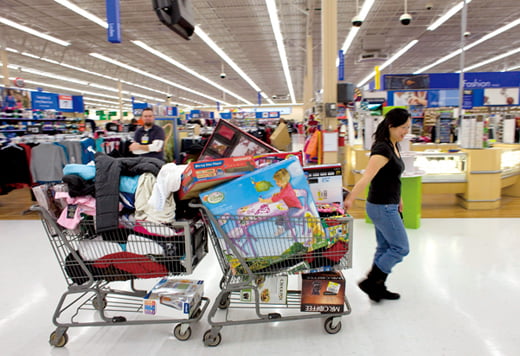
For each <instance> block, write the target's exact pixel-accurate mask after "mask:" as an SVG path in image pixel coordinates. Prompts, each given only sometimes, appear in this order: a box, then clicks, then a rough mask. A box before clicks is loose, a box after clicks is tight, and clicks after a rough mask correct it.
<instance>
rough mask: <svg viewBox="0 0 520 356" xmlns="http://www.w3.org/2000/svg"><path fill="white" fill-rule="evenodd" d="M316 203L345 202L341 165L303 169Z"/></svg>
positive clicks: (323, 165)
mask: <svg viewBox="0 0 520 356" xmlns="http://www.w3.org/2000/svg"><path fill="white" fill-rule="evenodd" d="M303 171H304V172H305V175H306V176H307V181H308V182H309V186H310V188H311V192H312V198H313V199H314V201H315V202H316V203H341V202H343V178H342V175H341V164H339V163H338V164H321V165H316V166H308V167H305V168H303Z"/></svg>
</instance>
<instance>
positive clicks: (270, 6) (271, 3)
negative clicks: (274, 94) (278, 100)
mask: <svg viewBox="0 0 520 356" xmlns="http://www.w3.org/2000/svg"><path fill="white" fill-rule="evenodd" d="M265 4H266V5H267V11H268V12H269V19H270V20H271V27H272V28H273V32H274V37H275V39H276V46H277V47H278V53H279V54H280V60H281V61H282V68H283V73H284V75H285V82H286V83H287V87H288V88H289V96H290V97H291V102H292V103H293V104H294V103H295V102H296V101H295V98H294V87H293V84H292V79H291V72H290V70H289V62H288V61H287V54H286V52H285V46H284V44H283V36H282V31H281V29H280V20H279V19H278V10H277V9H276V2H275V0H265Z"/></svg>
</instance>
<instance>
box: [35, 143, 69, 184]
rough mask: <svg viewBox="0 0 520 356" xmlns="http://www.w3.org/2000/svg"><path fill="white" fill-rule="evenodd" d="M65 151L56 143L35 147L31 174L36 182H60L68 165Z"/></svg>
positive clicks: (41, 144)
mask: <svg viewBox="0 0 520 356" xmlns="http://www.w3.org/2000/svg"><path fill="white" fill-rule="evenodd" d="M67 163H68V162H67V158H66V156H65V151H64V150H63V148H62V147H60V146H57V145H55V144H54V143H40V144H39V145H38V146H35V147H33V149H32V155H31V174H32V176H33V180H34V181H35V182H43V183H46V182H59V181H61V177H62V176H63V167H65V165H66V164H67Z"/></svg>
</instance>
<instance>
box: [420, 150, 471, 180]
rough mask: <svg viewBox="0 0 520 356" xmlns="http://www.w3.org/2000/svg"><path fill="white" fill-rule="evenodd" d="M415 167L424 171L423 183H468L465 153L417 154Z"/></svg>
mask: <svg viewBox="0 0 520 356" xmlns="http://www.w3.org/2000/svg"><path fill="white" fill-rule="evenodd" d="M414 165H415V167H416V169H419V170H420V171H423V172H424V174H423V183H449V182H453V183H456V182H466V166H467V155H466V153H464V152H457V153H444V152H417V153H416V156H415V161H414Z"/></svg>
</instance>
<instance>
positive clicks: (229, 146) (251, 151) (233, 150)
mask: <svg viewBox="0 0 520 356" xmlns="http://www.w3.org/2000/svg"><path fill="white" fill-rule="evenodd" d="M269 152H278V150H277V149H276V148H274V147H272V146H270V145H268V144H267V143H265V142H263V141H262V140H259V139H258V138H256V137H255V136H253V135H250V134H249V133H247V132H245V131H243V130H242V129H240V128H239V127H238V126H235V125H233V124H232V123H230V122H229V121H227V120H224V119H220V120H219V121H218V123H217V126H216V127H215V129H214V130H213V134H212V135H211V136H210V138H209V139H208V141H207V143H206V145H205V146H204V149H203V150H202V152H201V154H200V159H213V158H223V157H238V156H249V155H253V156H254V155H259V154H264V153H269Z"/></svg>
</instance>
